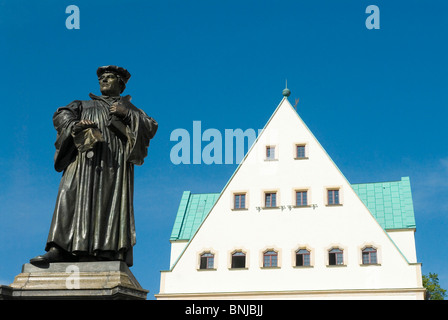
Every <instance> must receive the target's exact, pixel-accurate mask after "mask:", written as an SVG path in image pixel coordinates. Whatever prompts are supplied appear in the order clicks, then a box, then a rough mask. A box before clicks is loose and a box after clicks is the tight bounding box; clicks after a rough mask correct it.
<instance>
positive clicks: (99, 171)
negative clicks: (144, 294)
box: [30, 66, 158, 266]
mask: <svg viewBox="0 0 448 320" xmlns="http://www.w3.org/2000/svg"><path fill="white" fill-rule="evenodd" d="M97 75H98V80H99V84H100V91H101V93H102V95H101V96H96V95H94V94H90V98H91V99H92V100H86V101H80V100H75V101H73V102H72V103H70V104H69V105H67V106H65V107H61V108H59V109H57V111H56V112H55V114H54V115H53V123H54V127H55V129H56V130H57V138H56V142H55V146H56V154H55V159H54V161H55V169H56V171H58V172H61V171H63V175H62V179H61V182H60V186H59V192H58V195H57V199H56V206H55V210H54V214H53V220H52V222H51V227H50V232H49V235H48V239H47V243H46V246H45V250H46V251H47V252H46V253H45V254H43V255H40V256H37V257H35V258H32V259H31V260H30V262H31V263H33V264H42V263H45V264H47V263H50V262H60V261H92V260H96V261H97V260H121V261H125V262H126V263H127V265H129V266H132V264H133V257H132V248H133V246H134V244H135V242H136V241H135V226H134V211H133V193H134V190H133V184H134V165H141V164H143V160H144V158H145V157H146V155H147V149H148V147H149V141H150V139H152V138H153V137H154V135H155V133H156V131H157V128H158V124H157V122H156V121H155V120H154V119H152V118H151V117H149V116H147V115H146V113H145V112H143V111H142V110H140V109H138V108H136V107H135V106H134V105H133V104H132V103H131V102H130V100H131V99H130V96H124V97H122V96H120V94H121V93H122V92H123V90H124V89H125V88H126V83H127V81H128V80H129V78H130V76H131V75H130V74H129V72H128V71H127V70H126V69H124V68H121V67H117V66H105V67H100V68H98V70H97Z"/></svg>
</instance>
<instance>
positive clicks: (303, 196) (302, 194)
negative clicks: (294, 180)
mask: <svg viewBox="0 0 448 320" xmlns="http://www.w3.org/2000/svg"><path fill="white" fill-rule="evenodd" d="M307 205H308V192H307V191H306V190H304V191H296V206H307Z"/></svg>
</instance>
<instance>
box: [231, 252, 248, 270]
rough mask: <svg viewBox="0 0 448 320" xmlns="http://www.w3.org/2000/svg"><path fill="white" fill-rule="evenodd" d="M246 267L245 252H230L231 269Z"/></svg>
mask: <svg viewBox="0 0 448 320" xmlns="http://www.w3.org/2000/svg"><path fill="white" fill-rule="evenodd" d="M245 267H246V254H245V253H244V252H242V251H236V252H234V253H232V269H233V268H245Z"/></svg>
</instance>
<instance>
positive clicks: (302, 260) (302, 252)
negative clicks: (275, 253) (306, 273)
mask: <svg viewBox="0 0 448 320" xmlns="http://www.w3.org/2000/svg"><path fill="white" fill-rule="evenodd" d="M296 266H297V267H301V266H310V252H309V251H308V250H306V249H299V250H297V251H296Z"/></svg>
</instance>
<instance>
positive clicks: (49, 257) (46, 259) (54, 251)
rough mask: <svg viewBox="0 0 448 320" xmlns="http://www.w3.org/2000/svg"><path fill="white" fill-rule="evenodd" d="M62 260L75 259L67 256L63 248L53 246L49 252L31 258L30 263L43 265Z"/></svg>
mask: <svg viewBox="0 0 448 320" xmlns="http://www.w3.org/2000/svg"><path fill="white" fill-rule="evenodd" d="M62 261H73V260H71V259H70V258H69V257H68V256H67V254H64V253H63V252H62V250H60V249H58V248H56V247H51V248H50V250H48V252H47V253H45V254H43V255H39V256H37V257H34V258H32V259H30V263H31V264H35V265H42V264H48V263H51V262H62Z"/></svg>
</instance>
